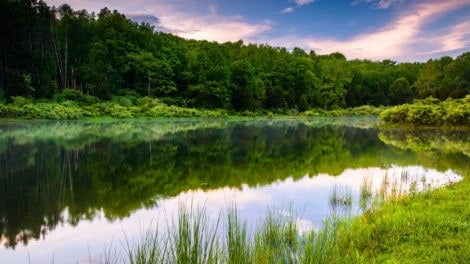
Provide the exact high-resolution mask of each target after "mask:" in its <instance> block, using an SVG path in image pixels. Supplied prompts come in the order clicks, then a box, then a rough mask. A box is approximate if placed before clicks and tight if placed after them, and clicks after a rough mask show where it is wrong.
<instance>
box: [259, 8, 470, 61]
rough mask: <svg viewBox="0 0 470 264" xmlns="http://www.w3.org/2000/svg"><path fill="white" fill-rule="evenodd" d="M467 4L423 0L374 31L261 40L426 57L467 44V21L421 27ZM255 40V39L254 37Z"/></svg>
mask: <svg viewBox="0 0 470 264" xmlns="http://www.w3.org/2000/svg"><path fill="white" fill-rule="evenodd" d="M466 6H470V3H469V2H468V0H450V1H442V2H441V1H431V2H430V1H426V2H422V3H418V4H416V5H414V6H410V7H409V8H407V10H406V11H402V12H401V13H399V14H398V15H397V16H396V18H395V19H394V20H393V21H391V22H390V23H389V24H387V25H385V26H384V27H382V28H379V29H378V30H376V31H372V32H368V33H363V34H360V35H357V36H355V37H352V38H350V39H347V40H338V39H333V38H324V37H323V38H322V37H317V36H282V37H278V38H274V39H271V40H265V41H266V42H267V43H272V44H274V45H277V46H286V47H288V48H293V47H296V46H297V47H302V48H304V49H313V50H314V51H315V52H317V53H320V54H327V53H332V52H337V51H339V52H341V53H343V54H345V55H346V56H347V57H348V58H350V59H353V58H361V59H365V58H367V59H374V60H381V59H387V58H388V59H396V60H400V61H403V60H408V59H410V58H413V59H419V60H427V59H428V58H429V54H432V53H437V52H445V51H450V50H456V49H462V48H465V47H468V46H470V36H469V35H470V32H469V31H470V22H468V21H463V22H461V23H459V24H457V25H454V26H450V27H448V28H443V29H442V30H440V31H436V30H435V29H433V30H431V31H427V30H425V28H426V26H428V25H429V24H430V23H432V22H434V21H436V20H438V19H439V18H441V17H443V16H444V15H446V14H449V13H450V12H452V11H455V10H458V9H460V8H463V7H466ZM258 41H259V40H258Z"/></svg>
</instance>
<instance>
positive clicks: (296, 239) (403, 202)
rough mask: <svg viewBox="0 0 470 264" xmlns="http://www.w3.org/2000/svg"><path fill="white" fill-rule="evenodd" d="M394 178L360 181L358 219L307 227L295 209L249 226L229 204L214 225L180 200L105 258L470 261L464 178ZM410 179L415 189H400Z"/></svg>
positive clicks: (335, 195) (339, 192)
mask: <svg viewBox="0 0 470 264" xmlns="http://www.w3.org/2000/svg"><path fill="white" fill-rule="evenodd" d="M398 176H400V177H385V178H384V179H383V181H382V183H381V184H380V187H379V189H378V194H376V195H375V196H374V193H373V190H372V183H371V181H370V180H364V182H363V183H362V185H361V191H360V193H359V194H358V195H360V196H361V198H360V199H364V200H366V199H371V200H372V203H373V206H371V207H369V208H367V209H365V210H364V214H362V215H361V216H358V217H354V218H342V217H339V216H337V215H334V216H332V217H331V218H329V219H327V220H325V221H324V222H323V224H322V225H321V227H319V228H312V229H310V230H308V231H305V232H303V231H301V230H302V229H301V228H299V227H300V226H299V221H298V220H299V215H298V214H296V213H295V212H293V210H287V211H286V210H274V209H269V208H268V211H267V213H266V215H265V216H264V218H262V220H261V222H260V223H259V224H258V225H256V226H255V227H254V228H253V229H250V228H249V226H248V225H247V223H246V222H244V221H242V220H241V219H240V216H239V214H238V210H237V208H236V206H235V205H233V204H232V205H230V206H229V207H228V208H227V210H226V212H225V214H224V213H222V212H221V213H219V215H218V217H216V221H215V223H214V221H212V220H211V221H209V220H210V219H209V216H208V214H207V212H206V211H205V209H204V207H196V208H194V207H192V206H191V207H190V208H187V207H185V206H183V205H180V207H179V210H178V214H177V216H176V217H175V218H174V219H173V220H172V221H170V224H168V230H169V231H168V232H164V233H158V226H157V227H156V229H154V227H149V230H147V231H144V232H143V233H142V235H141V238H140V240H138V242H137V243H126V247H127V248H126V250H127V256H126V258H125V259H119V260H117V259H118V258H117V257H115V256H113V255H112V254H109V255H108V257H107V258H108V259H107V261H105V263H132V264H133V263H242V264H243V263H469V261H470V254H469V253H468V252H470V224H469V218H468V216H469V215H470V209H469V208H468V207H467V208H461V207H460V206H459V205H461V201H458V202H456V201H455V199H456V198H459V199H460V200H465V201H468V199H469V198H468V195H467V194H468V192H469V191H470V183H469V182H468V180H464V182H463V183H459V184H458V185H455V186H454V185H452V186H449V187H447V188H445V189H437V190H432V191H429V190H428V189H425V190H426V192H424V193H421V192H418V191H419V190H418V189H419V188H418V186H419V185H420V184H421V182H420V179H421V178H419V177H418V178H416V179H411V178H410V177H409V175H406V174H404V173H402V175H398ZM392 178H394V179H395V180H392ZM403 178H407V180H403ZM407 181H408V182H411V186H413V183H414V185H415V187H414V188H416V193H413V192H411V191H410V192H408V191H405V190H406V189H404V188H405V187H404V186H407V185H405V184H406V182H407ZM384 186H388V188H389V189H388V190H385V188H384ZM408 186H409V183H408ZM410 188H411V187H410ZM394 189H395V191H393V190H394ZM410 193H411V194H413V195H412V196H410V195H406V194H410ZM331 196H332V198H331V199H330V201H331V202H333V201H334V202H335V203H337V204H340V205H342V204H350V201H349V200H351V202H352V200H353V198H352V192H351V190H350V189H349V190H348V189H347V188H341V187H340V186H336V191H332V195H331ZM377 201H378V202H377ZM212 218H213V217H212ZM212 218H211V219H212Z"/></svg>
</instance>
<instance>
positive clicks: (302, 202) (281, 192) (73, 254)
mask: <svg viewBox="0 0 470 264" xmlns="http://www.w3.org/2000/svg"><path fill="white" fill-rule="evenodd" d="M405 176H406V177H405ZM363 179H367V181H370V183H371V184H370V186H371V189H372V191H373V192H378V191H379V190H380V189H381V188H382V186H383V182H384V180H385V179H387V180H388V182H389V185H388V186H389V188H391V187H392V186H393V183H394V182H396V184H400V188H401V190H402V191H404V192H406V191H408V190H409V189H410V185H411V184H412V183H413V182H416V183H417V186H416V187H417V191H420V190H422V189H423V188H437V187H439V186H443V185H447V184H449V183H454V182H458V181H460V180H462V177H461V176H460V175H458V174H456V173H455V172H453V171H452V170H448V171H445V172H439V171H437V170H434V169H426V168H423V167H421V166H408V167H399V166H392V167H390V168H387V169H384V168H361V169H347V170H345V171H344V172H343V173H341V174H340V175H339V176H336V177H334V176H329V175H327V174H318V175H317V176H314V177H310V176H308V175H306V176H305V177H303V178H302V179H300V180H297V181H294V180H293V179H292V178H288V179H286V180H284V181H277V182H274V183H272V184H270V185H267V186H261V187H249V186H247V185H243V186H242V188H241V189H237V188H228V187H225V188H220V189H217V190H212V191H203V190H192V191H187V192H183V193H181V194H179V195H178V196H176V197H172V198H168V199H161V200H160V201H158V207H154V208H152V209H141V210H138V211H136V212H134V213H133V214H132V215H130V216H129V217H127V218H124V219H120V220H114V221H113V222H112V224H111V223H110V221H109V220H107V219H106V218H105V217H104V212H103V211H98V212H96V217H95V218H94V219H93V220H91V221H89V220H83V221H80V222H79V223H78V224H77V225H76V226H70V225H69V224H64V225H62V226H58V227H57V228H56V229H55V230H54V231H52V232H51V233H50V234H48V235H47V236H46V240H45V241H34V240H31V241H30V242H29V244H28V246H27V247H26V246H24V245H18V247H17V248H16V250H15V251H13V250H10V251H6V252H2V254H1V256H0V257H1V258H2V260H3V261H6V262H5V263H17V262H22V261H23V260H24V259H26V258H27V257H28V256H30V259H31V263H47V262H50V261H51V260H52V259H53V260H54V261H55V262H57V263H65V262H68V261H70V259H71V258H75V259H77V258H80V257H82V258H81V259H79V263H87V261H88V259H89V257H88V256H89V255H91V258H92V260H97V259H98V260H99V259H100V258H102V257H103V256H102V254H103V252H105V251H106V250H109V246H110V243H113V245H112V246H113V247H115V248H119V249H120V248H121V247H124V248H125V244H126V243H127V242H130V243H133V241H135V239H136V237H139V236H141V235H142V234H145V232H146V230H147V229H149V228H150V229H151V228H154V227H156V226H158V228H159V232H160V233H164V232H165V231H166V230H167V228H168V227H169V226H172V225H171V224H169V223H168V221H170V223H171V221H172V219H173V217H175V216H176V214H177V212H178V209H179V207H180V205H182V203H184V204H185V206H186V208H187V209H191V208H193V209H197V208H204V210H205V211H206V213H207V216H208V219H209V220H215V219H217V218H218V217H221V218H220V219H221V220H222V221H225V217H226V209H227V208H229V207H230V206H231V205H236V207H237V209H238V213H239V217H240V219H241V220H242V221H246V222H247V223H248V225H249V228H251V227H253V226H255V225H256V224H259V223H261V222H262V220H263V219H264V217H265V216H266V213H267V210H268V209H269V210H270V212H274V213H275V215H274V216H280V217H284V218H286V219H292V220H294V221H295V223H296V225H297V228H298V231H299V233H302V232H306V231H310V230H317V229H318V228H319V227H320V226H321V225H322V222H323V221H324V220H325V219H326V218H328V217H329V216H331V215H332V208H331V207H330V204H329V201H330V200H329V198H330V195H331V190H332V189H333V188H334V186H342V187H347V188H350V189H351V192H352V194H353V196H356V197H357V196H358V195H359V191H360V188H361V185H362V184H363ZM388 192H390V190H388ZM356 197H353V201H354V204H353V205H352V213H353V214H355V213H360V211H361V209H360V206H359V205H358V199H356ZM273 210H274V211H273ZM349 211H351V209H350V210H349ZM62 216H63V217H64V218H65V219H67V218H68V217H69V213H68V210H67V209H66V210H65V211H64V212H63V213H62ZM219 228H222V227H221V226H219ZM126 239H127V242H126ZM80 260H81V261H80ZM95 262H96V261H95ZM98 262H99V261H98Z"/></svg>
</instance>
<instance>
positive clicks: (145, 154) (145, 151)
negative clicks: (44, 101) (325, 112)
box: [0, 117, 470, 263]
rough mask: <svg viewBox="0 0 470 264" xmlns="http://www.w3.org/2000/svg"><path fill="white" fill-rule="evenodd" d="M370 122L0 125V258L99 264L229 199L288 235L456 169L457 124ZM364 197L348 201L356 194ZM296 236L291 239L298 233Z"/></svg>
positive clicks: (463, 151)
mask: <svg viewBox="0 0 470 264" xmlns="http://www.w3.org/2000/svg"><path fill="white" fill-rule="evenodd" d="M376 123H377V119H376V118H375V117H361V118H324V119H285V120H280V119H257V120H242V121H235V120H223V119H216V120H208V119H157V120H104V121H66V122H65V121H63V122H52V121H24V122H13V121H3V122H0V232H1V238H0V239H1V240H0V243H1V244H2V249H0V259H1V260H2V263H52V262H54V263H77V262H78V263H89V262H90V261H91V262H93V263H99V262H100V260H102V259H103V258H104V254H105V252H106V251H107V250H108V251H109V250H110V249H113V250H114V249H116V248H117V249H118V251H119V250H120V249H123V248H125V243H126V241H129V240H133V239H134V238H135V237H138V236H140V235H142V233H145V232H146V229H147V228H149V227H153V226H155V225H156V224H159V226H160V227H161V228H162V229H163V230H165V229H166V228H168V225H167V224H161V223H164V222H165V221H167V220H168V219H171V218H172V216H173V215H174V214H176V213H177V210H178V207H179V206H181V205H182V204H186V205H187V206H190V207H200V208H204V210H205V211H206V212H207V214H208V216H209V219H212V220H214V221H215V220H216V219H217V218H218V216H220V213H221V212H223V211H224V210H226V209H227V207H229V206H230V205H232V204H236V207H237V210H238V211H239V214H240V217H242V218H243V219H245V220H246V221H247V223H248V224H249V226H255V225H256V224H257V223H259V222H260V221H261V220H262V219H263V217H264V216H265V215H266V212H267V211H272V212H275V213H276V214H278V215H280V216H286V217H288V216H291V215H292V214H295V217H296V221H297V222H298V223H299V229H302V230H311V229H316V228H318V227H320V226H321V225H322V223H323V221H325V220H326V219H327V218H328V217H332V216H333V215H335V216H345V217H348V216H351V215H357V214H360V213H361V212H363V210H367V209H368V208H370V206H371V203H372V200H373V199H374V198H376V197H377V196H379V195H380V194H382V195H383V194H384V193H386V194H387V196H389V197H390V196H394V195H401V194H406V193H413V192H419V191H422V190H429V189H432V188H436V187H439V186H445V185H447V184H451V183H454V182H458V181H459V180H461V176H460V175H461V173H460V172H462V171H464V170H467V171H468V169H469V167H468V166H469V164H470V133H469V132H468V131H465V130H458V129H454V130H439V129H410V128H408V129H396V128H395V129H379V128H376V126H375V125H376ZM365 187H367V188H366V190H367V191H369V192H370V193H369V195H368V196H367V197H365V198H367V199H364V196H363V195H361V194H363V193H364V188H365ZM302 230H299V232H302Z"/></svg>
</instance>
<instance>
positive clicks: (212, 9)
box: [209, 5, 217, 15]
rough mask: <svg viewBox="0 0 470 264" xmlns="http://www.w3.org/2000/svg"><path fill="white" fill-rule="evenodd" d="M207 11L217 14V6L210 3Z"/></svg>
mask: <svg viewBox="0 0 470 264" xmlns="http://www.w3.org/2000/svg"><path fill="white" fill-rule="evenodd" d="M209 11H210V12H211V14H212V15H215V14H217V6H215V5H210V6H209Z"/></svg>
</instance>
